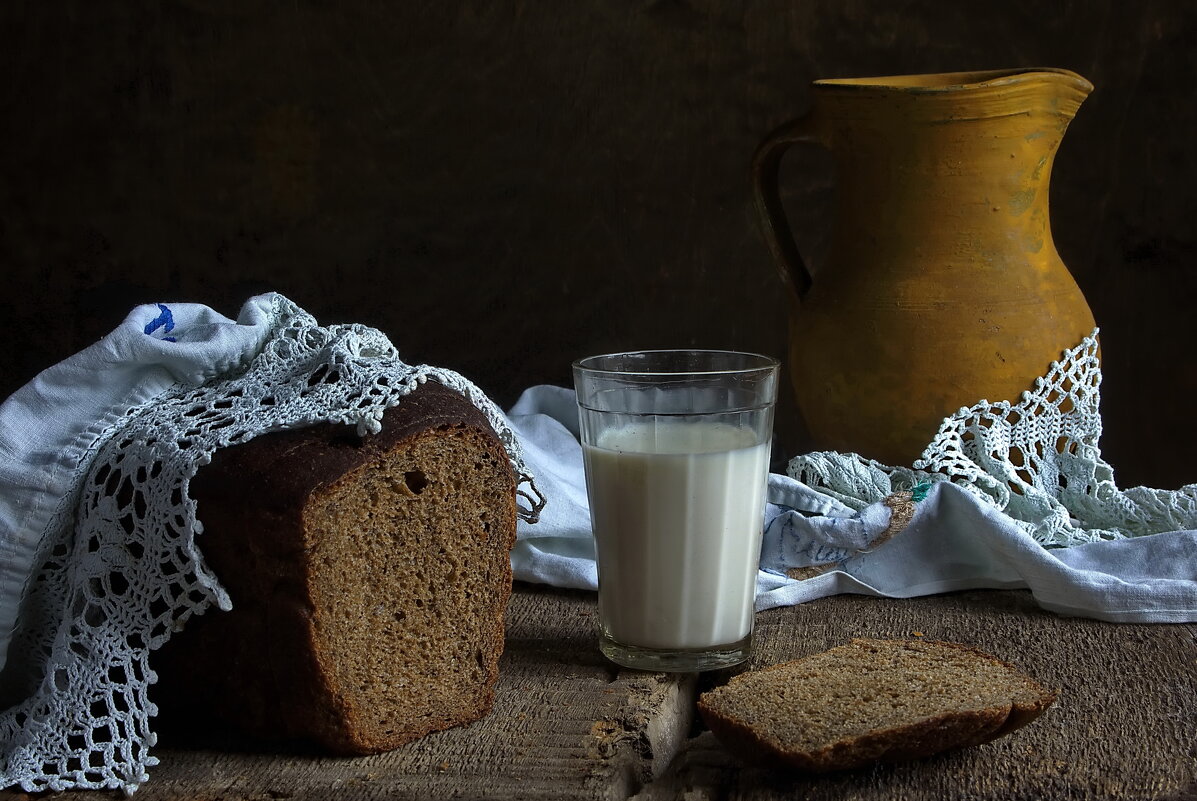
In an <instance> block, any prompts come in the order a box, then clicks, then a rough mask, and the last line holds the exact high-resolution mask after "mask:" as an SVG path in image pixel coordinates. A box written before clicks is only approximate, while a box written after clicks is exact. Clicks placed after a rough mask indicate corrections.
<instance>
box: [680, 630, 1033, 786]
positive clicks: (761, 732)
mask: <svg viewBox="0 0 1197 801" xmlns="http://www.w3.org/2000/svg"><path fill="white" fill-rule="evenodd" d="M879 645H881V646H884V647H903V646H913V647H916V648H920V649H926V648H941V649H944V650H946V651H954V652H956V653H958V654H960V655H962V656H964V657H966V658H968V659H971V660H975V662H976V664H978V665H981V664H985V665H987V666H989V667H996V668H1000V669H1002V670H1005V671H1008V672H1009V681H1010V695H1011V699H1010V700H1009V702H1002V703H994V704H990V705H988V706H980V707H977V706H973V707H969V706H968V705H967V703H962V704H961V707H962V708H959V709H955V710H951V711H947V712H939V713H936V714H928V715H926V716H921V717H913V718H912V719H911V720H909V721H907V722H905V723H902V724H900V725H892V726H879V727H878V728H875V729H872V730H869V731H865V732H861V733H858V734H856V735H854V736H845V737H836V738H833V739H832V740H831V741H829V742H824V743H821V744H820V745H819V746H818V747H813V748H812V747H801V746H798V745H797V744H795V743H792V742H787V740H786V739H785V737H784V735H782V736H779V733H778V732H776V731H773V730H771V729H770V727H769V726H768V725H767V724H764V725H763V724H762V721H759V720H754V719H752V718H753V715H752V714H751V713H749V714H747V715H743V716H740V715H739V714H738V711H737V710H736V706H737V704H736V699H735V698H734V693H735V691H736V690H737V688H738V687H739V686H741V685H743V684H744V683H745V681H746V680H747V678H746V677H748V676H753V677H755V678H756V680H758V681H759V680H761V679H762V678H763V679H764V680H766V681H769V680H774V679H775V680H776V681H777V682H778V683H779V684H783V685H784V684H787V683H792V682H791V679H792V678H793V676H792V674H794V673H795V672H796V671H797V670H798V669H800V668H801V667H802V666H803V663H806V662H807V661H808V660H812V659H815V658H820V659H821V658H824V657H826V656H827V655H834V654H835V653H836V652H837V651H840V650H842V649H847V648H864V649H871V648H876V647H877V646H879ZM880 650H881V649H878V653H880ZM720 691H723V692H722V693H720ZM729 691H730V693H731V695H730V696H729V694H728V693H729ZM1016 696H1017V697H1016ZM1054 701H1055V694H1054V693H1053V692H1051V691H1050V690H1047V689H1046V688H1044V687H1042V686H1041V685H1039V684H1038V683H1037V682H1035V681H1034V680H1032V679H1030V678H1029V677H1027V676H1026V675H1025V674H1023V673H1022V672H1021V671H1019V670H1018V669H1017V668H1016V667H1014V666H1013V665H1010V664H1008V663H1006V662H1003V661H1001V660H999V659H996V658H995V657H993V656H990V655H989V654H987V653H985V652H983V651H980V650H978V649H976V648H972V647H970V646H966V645H961V644H958V643H945V642H936V641H925V640H915V641H897V642H893V641H889V642H887V641H875V640H865V639H854V640H852V642H851V643H850V644H849V645H847V646H841V648H839V649H831V650H830V651H826V652H823V653H821V654H814V655H813V656H812V657H807V658H806V659H800V660H796V661H794V662H788V663H784V664H780V665H773V666H771V667H768V668H763V669H761V670H759V671H753V672H752V673H749V674H741V675H740V676H737V677H735V678H733V679H732V680H731V682H729V683H728V685H726V687H724V688H718V689H717V690H715V691H711V692H710V693H706V694H704V695H703V696H702V697H700V698H699V702H698V709H699V712H700V714H701V715H702V718H703V720H704V722H705V723H706V724H707V726H708V728H710V730H711V731H712V732H713V733H714V734H715V736H716V738H718V739H719V741H720V742H722V743H723V744H724V746H725V747H727V748H728V750H730V751H732V752H733V753H735V754H737V755H738V756H740V757H741V758H743V759H745V760H746V761H749V762H754V763H758V764H764V765H767V766H773V767H786V768H792V769H796V770H799V771H805V772H810V773H824V772H828V771H836V770H848V769H853V768H859V767H863V766H865V765H869V764H872V763H874V762H879V761H885V762H892V761H900V760H907V759H918V758H922V757H927V756H931V755H933V754H937V753H940V752H943V751H947V750H951V749H956V748H966V747H970V746H974V745H981V744H983V743H986V742H989V741H991V740H994V739H996V738H998V737H1001V736H1003V735H1005V734H1008V733H1010V732H1012V731H1014V730H1015V729H1018V728H1020V727H1022V726H1025V725H1026V724H1028V723H1030V722H1031V721H1033V720H1034V719H1035V718H1037V717H1039V715H1041V714H1042V713H1043V711H1044V710H1045V709H1047V708H1048V707H1049V706H1051V704H1052V703H1053V702H1054Z"/></svg>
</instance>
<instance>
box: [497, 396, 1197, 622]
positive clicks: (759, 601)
mask: <svg viewBox="0 0 1197 801" xmlns="http://www.w3.org/2000/svg"><path fill="white" fill-rule="evenodd" d="M508 417H509V419H510V420H511V423H512V425H513V427H514V428H515V430H516V431H517V433H518V434H519V435H520V437H521V439H522V441H523V445H524V449H525V451H524V453H525V457H526V458H527V459H528V461H529V466H530V468H531V469H532V471H533V472H534V473H535V474H536V476H537V480H538V482H539V484H540V486H541V489H542V490H543V491H544V493H545V495H546V496H547V497H548V498H549V499H550V503H549V504H548V506H547V507H546V509H545V513H544V514H542V516H541V521H540V523H539V524H537V525H536V526H527V525H523V524H521V526H520V529H519V541H518V542H517V544H516V547H515V550H514V551H513V553H512V564H513V568H514V571H515V576H516V578H517V579H520V580H523V581H531V582H540V583H545V584H551V585H555V586H562V587H575V588H583V589H594V588H596V587H597V579H598V576H597V571H596V569H595V560H594V544H593V540H592V536H591V531H590V515H589V511H588V508H587V504H586V482H585V475H584V472H583V467H582V452H581V446H580V444H579V442H578V428H577V411H576V407H575V399H574V393H573V391H572V390H568V389H563V388H560V387H550V386H537V387H532V388H530V389H528V390H526V391H525V392H524V394H523V396H522V397H521V398H520V399H519V400H518V401H517V403H516V404H515V405H514V406H513V407H512V408H511V409H510V410H509V412H508ZM925 493H926V494H925V497H921V499H920V500H917V501H914V502H913V506H914V511H913V516H912V517H911V519H910V520H909V522H908V523H907V524H906V526H905V528H904V529H903V530H902V531H901V532H900V533H898V534H897V535H895V536H893V537H891V538H890V539H888V540H887V541H886V542H885V543H884V544H882V545H878V546H877V547H870V543H873V542H875V541H876V540H877V538H878V537H879V535H881V534H882V532H883V531H885V530H886V529H887V527H888V526H889V524H890V517H891V510H890V507H889V506H887V505H886V504H885V503H883V502H877V503H872V504H869V505H867V506H865V507H864V508H863V509H860V510H854V509H852V508H850V507H849V506H847V505H845V504H844V503H842V502H841V501H840V500H838V499H837V498H835V497H833V496H832V495H829V494H826V493H823V492H820V491H818V490H816V489H814V488H812V487H809V486H806V485H805V484H803V483H801V482H799V481H796V480H794V479H792V478H789V477H787V476H783V475H778V474H773V475H770V477H769V501H770V503H769V504H768V506H767V509H766V516H765V536H764V543H763V546H762V551H761V569H760V572H759V573H758V575H757V595H756V606H757V608H758V609H767V608H770V607H776V606H784V605H792V604H797V603H802V602H804V601H809V600H813V599H816V598H822V597H825V596H828V595H835V594H839V593H859V594H865V595H874V596H880V597H890V598H909V597H914V596H919V595H929V594H933V593H939V592H948V591H953V590H965V589H980V588H994V589H1013V588H1025V589H1029V590H1030V591H1031V592H1032V593H1033V594H1034V597H1035V598H1036V600H1037V601H1038V603H1039V604H1040V605H1041V606H1042V607H1044V608H1045V609H1049V610H1051V611H1053V612H1057V613H1059V614H1062V615H1071V616H1083V617H1092V618H1098V619H1101V620H1109V621H1116V622H1139V623H1168V622H1171V623H1176V622H1191V621H1197V530H1181V531H1169V532H1161V533H1157V534H1152V535H1147V536H1136V537H1128V538H1123V539H1116V540H1110V541H1100V542H1090V543H1085V544H1080V545H1074V546H1071V547H1065V548H1046V547H1044V546H1043V545H1041V544H1040V543H1039V542H1037V541H1036V540H1035V539H1034V538H1033V537H1032V536H1031V535H1030V534H1029V533H1028V532H1027V531H1026V528H1025V527H1024V526H1020V525H1019V524H1018V523H1017V521H1015V520H1014V519H1013V518H1012V517H1010V516H1008V515H1007V514H1005V513H1003V512H1002V511H1000V510H998V509H997V508H995V507H994V506H992V505H991V504H988V503H986V502H985V501H984V500H983V499H982V498H981V497H980V496H979V495H978V494H977V493H974V492H969V491H967V490H966V489H965V488H962V487H961V486H959V485H957V484H954V483H951V482H937V483H934V484H931V485H930V486H929V487H926V488H925ZM920 495H921V493H920ZM801 568H815V569H814V570H811V571H809V572H810V573H811V574H813V575H811V576H810V577H809V578H792V577H791V576H790V575H789V574H790V573H794V574H795V575H798V574H797V573H796V572H795V571H796V569H801Z"/></svg>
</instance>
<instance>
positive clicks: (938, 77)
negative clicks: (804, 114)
mask: <svg viewBox="0 0 1197 801" xmlns="http://www.w3.org/2000/svg"><path fill="white" fill-rule="evenodd" d="M1044 78H1048V79H1055V80H1060V81H1062V82H1064V83H1066V84H1070V85H1072V86H1073V87H1074V88H1076V89H1078V90H1080V91H1082V92H1084V93H1086V94H1088V93H1089V92H1091V91H1093V84H1091V83H1090V82H1089V81H1088V80H1086V79H1085V78H1083V77H1082V76H1080V75H1078V74H1077V73H1075V72H1073V71H1072V70H1068V69H1063V68H1060V67H1013V68H1009V69H993V70H972V71H964V72H931V73H925V74H911V75H882V76H876V77H864V78H822V79H819V80H817V81H815V82H814V85H815V86H817V87H820V88H828V89H842V90H845V91H870V90H872V91H877V90H887V91H903V92H910V93H913V94H944V93H948V92H959V91H962V90H968V89H982V88H988V87H1000V86H1010V85H1013V84H1018V83H1024V82H1028V81H1032V80H1042V79H1044Z"/></svg>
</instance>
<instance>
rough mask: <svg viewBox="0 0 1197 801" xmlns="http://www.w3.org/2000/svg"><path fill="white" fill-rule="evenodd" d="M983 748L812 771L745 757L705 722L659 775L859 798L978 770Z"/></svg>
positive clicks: (795, 794)
mask: <svg viewBox="0 0 1197 801" xmlns="http://www.w3.org/2000/svg"><path fill="white" fill-rule="evenodd" d="M980 748H984V746H977V747H975V748H970V749H957V750H953V751H945V752H943V753H939V754H933V755H931V756H926V757H921V758H918V759H909V760H903V761H895V762H875V763H873V764H871V765H867V766H864V767H859V768H853V769H850V770H839V771H829V772H826V773H811V772H807V771H802V770H798V769H796V768H788V767H784V766H779V765H768V764H760V763H754V762H749V761H746V760H745V759H743V758H741V757H740V756H737V755H735V754H733V753H732V752H731V751H729V750H727V749H726V748H724V747H723V745H722V744H720V742H719V740H718V739H717V738H716V737H715V735H714V734H713V733H711V732H710V731H709V730H707V729H706V728H705V727H701V730H700V731H699V732H697V733H696V734H694V735H693V736H692V737H691V738H690V739H689V740H688V742H687V744H686V746H685V747H684V749H683V751H682V752H681V753H679V754H678V755H677V757H675V759H674V761H673V762H672V763H671V764H670V767H669V770H668V771H667V772H666V774H665V775H664V776H663V777H661V779H660V780H661V781H663V783H664V784H666V785H673V784H677V785H678V786H721V787H725V788H726V787H730V786H740V787H750V788H753V790H752V794H753V795H754V797H759V798H807V797H818V798H820V799H831V798H857V797H860V794H861V793H862V791H864V790H866V789H868V790H871V791H875V790H876V789H878V788H885V787H890V788H893V789H894V790H895V792H897V791H899V790H901V791H905V790H907V789H909V787H910V786H911V785H912V784H915V785H917V784H919V783H920V782H922V781H924V780H926V779H927V778H928V777H929V776H931V775H935V774H939V773H943V774H947V775H952V776H954V775H958V774H961V773H967V772H968V771H969V770H975V769H976V764H975V760H976V759H977V758H978V754H979V753H980V752H976V749H980ZM970 752H972V753H970ZM981 758H982V759H983V758H984V757H983V756H982V757H981Z"/></svg>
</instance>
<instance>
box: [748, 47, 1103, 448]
mask: <svg viewBox="0 0 1197 801" xmlns="http://www.w3.org/2000/svg"><path fill="white" fill-rule="evenodd" d="M1092 89H1093V87H1092V85H1091V84H1090V83H1089V82H1088V81H1086V80H1085V79H1084V78H1082V77H1080V76H1079V75H1077V74H1075V73H1072V72H1069V71H1067V70H1059V69H1034V70H1001V71H989V72H966V73H950V74H940V75H905V76H894V77H885V78H855V79H846V80H823V81H816V82H815V84H814V93H813V94H814V100H813V105H812V108H811V111H810V113H809V114H808V115H806V116H805V117H802V118H800V119H798V120H795V121H793V122H790V123H788V124H786V125H784V126H782V127H781V128H779V129H778V130H776V131H774V132H773V133H772V134H770V135H769V136H768V137H767V138H766V139H765V141H764V142H763V143H762V144H761V146H760V148H759V149H758V150H757V153H756V156H755V158H754V160H753V180H754V182H755V185H756V200H757V211H758V213H759V215H760V217H761V220H762V223H763V226H764V230H765V236H766V239H767V240H768V242H769V245H770V248H771V250H772V252H773V255H774V257H775V259H776V261H777V264H778V267H779V270H780V272H781V275H782V277H783V280H784V281H785V282H786V284H787V285H789V287H790V289H791V290H792V291H791V293H790V296H791V300H792V304H791V305H792V308H791V309H790V368H791V369H790V376H791V380H792V382H793V385H794V391H795V393H796V396H797V400H798V404H799V407H800V409H801V410H802V412H803V415H804V417H805V418H806V422H807V425H808V426H809V428H810V430H811V433H812V435H813V437H814V438H815V440H816V445H817V446H818V447H819V448H822V449H829V450H839V451H845V452H855V453H859V454H862V455H864V456H867V457H870V458H875V459H878V460H880V461H882V462H885V463H887V464H894V465H907V466H909V465H910V464H911V463H912V462H913V461H914V460H915V459H917V458H918V457H919V456H920V454H921V452H922V449H923V448H924V447H925V446H926V445H927V444H928V443H929V442H930V441H931V439H932V437H933V436H934V435H935V432H936V431H937V429H938V427H939V424H940V422H941V421H942V420H943V418H944V417H946V416H948V415H951V414H953V413H954V412H956V411H957V410H958V409H960V408H961V407H962V406H971V405H973V404H974V403H976V402H977V401H980V400H982V399H985V400H990V401H999V400H1009V401H1012V402H1015V401H1017V400H1018V398H1019V396H1020V395H1021V394H1022V392H1023V391H1024V390H1028V389H1031V388H1032V386H1033V383H1034V380H1035V378H1036V377H1037V376H1040V375H1043V374H1044V373H1046V372H1047V370H1048V367H1049V365H1050V364H1051V362H1052V361H1054V360H1056V359H1058V358H1059V357H1060V355H1061V354H1062V353H1063V351H1065V350H1066V349H1068V348H1071V347H1074V346H1076V345H1077V344H1078V343H1079V342H1080V341H1081V340H1082V339H1083V338H1084V337H1085V336H1087V335H1088V334H1090V333H1092V331H1093V328H1094V322H1093V315H1092V313H1091V312H1090V311H1089V306H1088V304H1087V303H1086V302H1085V298H1084V296H1083V295H1082V294H1081V291H1080V289H1079V288H1078V287H1077V285H1076V282H1075V281H1074V280H1073V278H1072V275H1071V274H1070V273H1069V272H1068V269H1067V268H1066V267H1065V266H1064V264H1063V262H1061V261H1060V257H1059V255H1058V254H1057V253H1056V248H1055V245H1054V244H1053V242H1052V235H1051V227H1050V224H1049V220H1048V179H1049V176H1050V174H1051V168H1052V162H1053V160H1054V158H1055V153H1056V149H1057V147H1058V146H1059V144H1060V140H1061V138H1062V137H1063V136H1064V131H1065V130H1066V129H1067V127H1068V123H1069V122H1070V121H1071V120H1072V118H1073V115H1074V114H1075V113H1076V110H1077V108H1078V107H1079V106H1080V104H1081V102H1082V101H1083V100H1084V99H1085V97H1086V96H1087V95H1088V94H1089V92H1091V91H1092ZM795 142H811V143H815V144H818V145H821V146H823V147H826V148H828V149H829V150H830V151H831V154H832V158H833V160H834V163H835V167H836V174H837V199H836V208H835V215H834V220H835V222H834V229H833V232H832V239H831V248H830V253H829V255H828V258H827V263H826V264H825V265H823V266H822V267H821V268H820V269H819V270H818V272H817V274H816V275H815V276H813V279H812V276H811V274H810V273H809V272H808V271H807V268H806V266H805V265H804V264H803V261H802V259H801V257H800V256H799V253H798V249H797V247H796V246H795V244H794V238H793V236H792V235H791V233H790V230H789V228H788V225H787V223H786V219H785V215H784V212H783V209H782V204H781V199H780V197H779V193H778V166H779V162H780V160H781V157H782V154H783V153H784V152H785V150H786V149H787V148H788V147H789V146H790V145H791V144H793V143H795Z"/></svg>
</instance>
